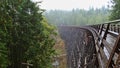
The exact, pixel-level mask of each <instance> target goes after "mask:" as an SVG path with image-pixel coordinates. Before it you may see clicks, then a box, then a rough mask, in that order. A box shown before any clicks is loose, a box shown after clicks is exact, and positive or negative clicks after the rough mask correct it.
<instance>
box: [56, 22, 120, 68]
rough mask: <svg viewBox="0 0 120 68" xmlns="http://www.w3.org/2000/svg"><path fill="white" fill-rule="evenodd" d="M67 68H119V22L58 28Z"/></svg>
mask: <svg viewBox="0 0 120 68" xmlns="http://www.w3.org/2000/svg"><path fill="white" fill-rule="evenodd" d="M58 28H59V32H60V35H61V37H62V39H63V40H64V41H65V44H66V52H67V68H120V20H114V21H110V22H106V23H103V24H97V25H88V26H82V27H79V26H58Z"/></svg>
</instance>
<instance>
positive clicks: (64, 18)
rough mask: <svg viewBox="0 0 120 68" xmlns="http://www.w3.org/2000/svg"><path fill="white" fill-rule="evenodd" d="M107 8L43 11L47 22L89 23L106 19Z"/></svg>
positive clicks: (102, 21) (64, 23)
mask: <svg viewBox="0 0 120 68" xmlns="http://www.w3.org/2000/svg"><path fill="white" fill-rule="evenodd" d="M109 14H110V13H109V10H108V9H107V8H105V7H102V8H100V9H93V8H91V9H89V10H84V9H73V10H72V11H63V10H50V11H47V12H46V13H45V16H46V18H47V20H48V22H49V23H51V24H54V25H89V24H98V23H104V22H106V21H108V16H109Z"/></svg>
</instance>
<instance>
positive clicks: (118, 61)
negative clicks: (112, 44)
mask: <svg viewBox="0 0 120 68" xmlns="http://www.w3.org/2000/svg"><path fill="white" fill-rule="evenodd" d="M115 68H120V53H119V56H118V58H117V61H116V65H115Z"/></svg>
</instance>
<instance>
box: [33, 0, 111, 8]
mask: <svg viewBox="0 0 120 68" xmlns="http://www.w3.org/2000/svg"><path fill="white" fill-rule="evenodd" d="M34 1H41V0H34ZM42 1H43V2H42V4H41V7H42V8H44V9H46V10H51V9H59V10H72V9H73V8H80V9H89V8H90V7H94V8H101V7H102V6H107V5H108V2H109V1H110V0H42Z"/></svg>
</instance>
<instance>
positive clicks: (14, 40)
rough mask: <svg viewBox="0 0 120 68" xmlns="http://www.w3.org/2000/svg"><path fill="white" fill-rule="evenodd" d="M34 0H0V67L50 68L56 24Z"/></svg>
mask: <svg viewBox="0 0 120 68" xmlns="http://www.w3.org/2000/svg"><path fill="white" fill-rule="evenodd" d="M42 13H43V10H42V9H40V8H39V7H38V6H37V3H34V2H32V1H31V0H0V68H6V67H8V68H26V66H25V65H22V63H28V62H29V63H31V64H33V68H50V65H51V64H50V63H51V57H52V55H53V54H54V50H53V48H52V47H53V45H54V39H53V38H52V37H51V36H52V35H54V28H53V27H52V26H50V25H48V23H47V22H46V20H45V18H44V17H43V15H42Z"/></svg>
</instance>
